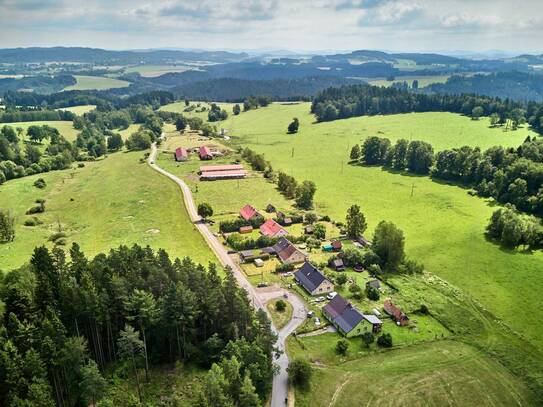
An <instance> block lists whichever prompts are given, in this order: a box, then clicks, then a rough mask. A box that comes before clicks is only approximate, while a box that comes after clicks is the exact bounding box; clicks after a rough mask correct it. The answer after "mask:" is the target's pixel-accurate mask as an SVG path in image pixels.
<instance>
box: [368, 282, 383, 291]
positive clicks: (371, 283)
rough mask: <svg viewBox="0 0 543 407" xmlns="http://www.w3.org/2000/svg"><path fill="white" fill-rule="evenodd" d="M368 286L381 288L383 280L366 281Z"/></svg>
mask: <svg viewBox="0 0 543 407" xmlns="http://www.w3.org/2000/svg"><path fill="white" fill-rule="evenodd" d="M366 285H367V286H371V287H373V288H377V289H380V288H381V282H380V281H379V280H371V281H368V282H367V283H366Z"/></svg>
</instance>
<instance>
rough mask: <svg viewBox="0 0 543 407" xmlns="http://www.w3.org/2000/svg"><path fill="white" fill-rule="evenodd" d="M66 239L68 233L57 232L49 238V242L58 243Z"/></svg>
mask: <svg viewBox="0 0 543 407" xmlns="http://www.w3.org/2000/svg"><path fill="white" fill-rule="evenodd" d="M65 237H66V233H64V232H57V233H53V234H52V235H51V236H49V241H50V242H56V241H57V240H59V239H63V238H65Z"/></svg>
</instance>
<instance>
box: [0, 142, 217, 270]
mask: <svg viewBox="0 0 543 407" xmlns="http://www.w3.org/2000/svg"><path fill="white" fill-rule="evenodd" d="M142 156H143V153H141V152H138V153H116V154H112V155H110V156H109V157H107V158H106V159H104V160H101V161H97V162H92V163H86V164H85V167H84V168H78V169H71V170H66V171H53V172H50V173H46V174H39V175H35V176H31V177H24V178H21V179H17V180H13V181H8V182H7V183H5V184H3V185H2V186H0V207H1V208H4V209H9V210H10V211H11V212H12V213H13V214H14V215H15V217H16V238H15V241H14V242H13V243H9V244H2V245H0V269H2V270H9V269H11V268H14V267H18V266H20V265H22V264H23V263H25V262H26V261H28V260H29V258H30V255H31V254H32V251H33V249H34V247H36V246H39V245H43V244H45V245H48V246H50V247H52V243H50V242H49V241H48V238H49V237H50V236H51V235H52V234H53V233H55V232H58V231H59V225H60V230H61V231H63V232H64V233H66V235H67V238H66V244H67V247H69V245H71V243H72V242H77V243H78V244H80V245H81V247H82V248H83V250H84V251H85V252H86V254H87V255H89V256H92V255H95V254H97V253H99V252H104V251H108V250H109V249H110V248H113V247H117V246H119V245H121V244H124V245H132V244H134V243H138V244H140V245H144V246H145V245H149V246H151V247H153V248H155V249H159V248H163V249H165V250H166V251H168V253H169V254H170V255H171V256H172V257H174V256H176V257H184V256H190V257H191V258H192V259H193V260H195V261H198V262H203V263H205V264H207V262H208V261H210V260H213V259H214V256H213V254H212V252H211V251H210V249H209V248H208V246H207V245H206V244H205V242H204V240H203V238H202V237H201V235H200V234H199V233H198V231H197V230H196V228H195V227H194V226H193V225H192V223H191V222H190V220H189V218H188V216H187V213H186V211H185V208H184V206H183V199H182V195H181V191H180V190H179V189H178V187H177V186H176V185H175V184H174V183H173V182H170V181H168V180H167V179H166V178H165V177H163V176H161V175H160V174H158V173H156V172H155V171H153V170H152V169H151V168H150V167H149V166H147V165H146V164H144V163H140V161H139V160H140V158H141V157H142ZM39 177H42V178H44V179H45V180H46V182H47V187H46V188H45V189H37V188H35V187H34V186H33V185H32V184H33V183H34V181H35V180H36V179H37V178H39ZM39 198H41V199H45V200H46V204H45V205H46V211H45V213H43V214H39V215H36V216H37V217H38V218H39V219H40V220H41V221H42V222H43V223H42V224H41V225H39V226H34V227H29V226H24V221H25V220H26V219H28V218H29V217H30V216H28V215H25V212H26V210H27V209H28V208H30V207H31V206H33V205H34V201H35V200H36V199H39Z"/></svg>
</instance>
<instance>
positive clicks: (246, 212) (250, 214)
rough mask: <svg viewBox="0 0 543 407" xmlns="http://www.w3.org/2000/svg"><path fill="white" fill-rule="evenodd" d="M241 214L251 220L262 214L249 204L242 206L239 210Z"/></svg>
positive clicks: (243, 217)
mask: <svg viewBox="0 0 543 407" xmlns="http://www.w3.org/2000/svg"><path fill="white" fill-rule="evenodd" d="M239 216H240V217H241V218H242V219H245V220H251V219H253V218H256V217H258V216H260V214H259V213H258V211H257V210H256V209H255V208H253V207H252V206H251V205H249V204H247V205H245V206H244V207H243V208H241V210H240V211H239Z"/></svg>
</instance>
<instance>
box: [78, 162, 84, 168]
mask: <svg viewBox="0 0 543 407" xmlns="http://www.w3.org/2000/svg"><path fill="white" fill-rule="evenodd" d="M77 168H85V163H77Z"/></svg>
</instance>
